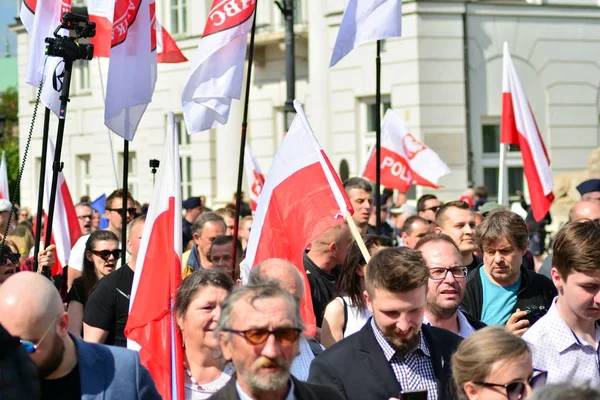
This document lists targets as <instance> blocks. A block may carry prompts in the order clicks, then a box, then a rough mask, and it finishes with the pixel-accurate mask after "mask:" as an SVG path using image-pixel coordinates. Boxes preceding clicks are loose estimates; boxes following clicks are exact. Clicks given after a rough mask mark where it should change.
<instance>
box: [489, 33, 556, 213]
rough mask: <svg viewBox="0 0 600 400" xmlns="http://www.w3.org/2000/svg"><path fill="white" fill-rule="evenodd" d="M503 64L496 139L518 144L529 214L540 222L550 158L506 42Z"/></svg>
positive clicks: (546, 205)
mask: <svg viewBox="0 0 600 400" xmlns="http://www.w3.org/2000/svg"><path fill="white" fill-rule="evenodd" d="M503 65H504V68H503V72H502V121H501V129H500V142H501V143H504V144H516V145H518V146H519V148H520V150H521V155H522V156H523V170H524V173H525V178H526V179H527V187H528V189H529V196H530V198H531V209H532V211H533V217H534V218H535V220H536V221H541V220H542V219H543V218H544V217H545V216H546V214H547V213H548V211H549V210H550V206H551V205H552V201H553V200H554V194H553V193H552V190H553V189H554V183H553V182H552V171H551V170H550V158H549V157H548V152H547V151H546V146H544V140H543V139H542V135H541V134H540V130H539V128H538V126H537V123H536V122H535V117H534V116H533V112H532V111H531V107H530V106H529V101H528V100H527V95H526V94H525V91H524V90H523V86H522V85H521V81H520V80H519V75H518V74H517V70H516V69H515V65H514V64H513V62H512V58H511V56H510V53H509V52H508V43H506V42H504V64H503Z"/></svg>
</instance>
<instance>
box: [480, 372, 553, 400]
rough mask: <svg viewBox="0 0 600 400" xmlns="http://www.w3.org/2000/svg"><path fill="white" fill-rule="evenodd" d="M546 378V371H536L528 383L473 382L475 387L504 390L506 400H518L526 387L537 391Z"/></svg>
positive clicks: (521, 397)
mask: <svg viewBox="0 0 600 400" xmlns="http://www.w3.org/2000/svg"><path fill="white" fill-rule="evenodd" d="M547 377H548V371H536V372H534V374H533V376H532V377H531V379H529V381H527V382H523V381H515V382H511V383H508V384H506V385H501V384H498V383H489V382H473V383H474V384H476V385H481V386H488V387H502V388H504V389H505V390H506V397H508V400H520V399H523V396H524V395H525V390H526V389H527V386H528V385H529V387H531V388H532V389H537V388H540V387H542V386H544V385H545V384H546V378H547Z"/></svg>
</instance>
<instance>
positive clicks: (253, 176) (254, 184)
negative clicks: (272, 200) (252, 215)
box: [244, 143, 265, 211]
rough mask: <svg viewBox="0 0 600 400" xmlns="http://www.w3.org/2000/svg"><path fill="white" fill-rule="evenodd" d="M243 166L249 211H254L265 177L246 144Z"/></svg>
mask: <svg viewBox="0 0 600 400" xmlns="http://www.w3.org/2000/svg"><path fill="white" fill-rule="evenodd" d="M244 164H246V180H247V181H248V187H249V189H250V209H251V210H252V211H256V205H257V204H258V196H259V195H260V192H261V191H262V188H263V186H264V184H265V176H264V175H263V173H262V171H261V170H260V166H259V165H258V161H256V158H254V154H252V151H250V146H248V143H246V148H245V149H244Z"/></svg>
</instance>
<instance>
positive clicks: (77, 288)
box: [67, 276, 88, 307]
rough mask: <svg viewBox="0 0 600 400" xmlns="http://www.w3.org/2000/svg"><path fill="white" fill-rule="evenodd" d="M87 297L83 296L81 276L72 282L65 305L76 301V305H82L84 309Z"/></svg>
mask: <svg viewBox="0 0 600 400" xmlns="http://www.w3.org/2000/svg"><path fill="white" fill-rule="evenodd" d="M87 299H88V296H86V295H85V290H84V283H83V276H80V277H79V278H77V279H75V280H74V281H73V285H72V286H71V290H69V294H67V304H69V303H70V302H71V301H76V302H78V303H81V304H83V306H84V307H85V303H87Z"/></svg>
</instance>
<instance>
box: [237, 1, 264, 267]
mask: <svg viewBox="0 0 600 400" xmlns="http://www.w3.org/2000/svg"><path fill="white" fill-rule="evenodd" d="M254 4H255V5H254V17H253V19H252V30H251V31H250V46H249V48H248V73H247V74H246V93H245V96H244V116H243V118H242V135H241V139H240V161H239V164H238V178H237V190H236V192H235V219H234V223H233V240H232V241H231V242H232V243H231V246H232V251H231V255H232V256H231V260H232V267H233V269H232V270H233V271H235V259H236V253H237V246H236V241H237V238H238V230H239V224H240V210H241V207H242V177H243V174H244V149H245V148H246V129H247V127H248V107H249V102H250V83H251V79H250V78H251V77H252V60H253V59H254V34H255V32H256V7H257V6H258V2H256V3H254Z"/></svg>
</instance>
